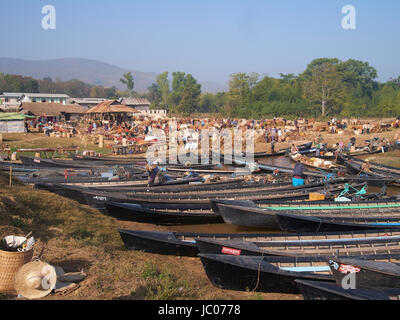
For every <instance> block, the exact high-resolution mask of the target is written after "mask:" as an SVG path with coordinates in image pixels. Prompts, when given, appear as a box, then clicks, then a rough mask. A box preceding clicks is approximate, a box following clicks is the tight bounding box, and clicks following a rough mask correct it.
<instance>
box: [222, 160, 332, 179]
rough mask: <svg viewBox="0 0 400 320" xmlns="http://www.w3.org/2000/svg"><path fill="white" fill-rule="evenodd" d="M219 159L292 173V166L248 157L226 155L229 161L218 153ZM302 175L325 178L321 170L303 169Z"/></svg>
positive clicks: (235, 164)
mask: <svg viewBox="0 0 400 320" xmlns="http://www.w3.org/2000/svg"><path fill="white" fill-rule="evenodd" d="M220 157H221V161H223V162H224V163H226V164H232V165H234V166H239V167H249V168H256V167H257V168H258V169H260V170H261V171H265V172H275V171H278V172H279V173H281V174H282V173H284V174H290V175H293V168H291V167H283V166H277V165H270V164H266V163H259V162H257V163H255V162H252V161H249V158H242V157H236V156H235V157H234V158H232V156H228V159H229V161H228V160H227V162H225V157H224V156H222V155H220ZM304 175H305V176H309V177H318V178H326V175H324V174H323V173H321V172H316V171H312V170H307V169H306V170H304Z"/></svg>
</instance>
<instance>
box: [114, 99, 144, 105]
mask: <svg viewBox="0 0 400 320" xmlns="http://www.w3.org/2000/svg"><path fill="white" fill-rule="evenodd" d="M120 101H121V103H122V104H124V105H129V106H142V105H150V104H151V103H150V102H149V100H147V99H145V98H121V100H120Z"/></svg>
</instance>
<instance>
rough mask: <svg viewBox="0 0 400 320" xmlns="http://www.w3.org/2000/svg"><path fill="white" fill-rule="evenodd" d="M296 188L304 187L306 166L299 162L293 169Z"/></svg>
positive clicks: (293, 182)
mask: <svg viewBox="0 0 400 320" xmlns="http://www.w3.org/2000/svg"><path fill="white" fill-rule="evenodd" d="M292 184H293V186H294V187H297V186H302V185H304V164H302V163H301V162H300V161H297V162H296V164H295V166H294V169H293V181H292Z"/></svg>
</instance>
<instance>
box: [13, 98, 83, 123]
mask: <svg viewBox="0 0 400 320" xmlns="http://www.w3.org/2000/svg"><path fill="white" fill-rule="evenodd" d="M20 109H21V112H23V113H25V114H29V115H34V116H37V117H40V118H41V120H42V121H43V120H46V121H53V122H54V121H63V120H65V121H69V120H75V119H78V118H79V117H81V116H82V115H83V114H84V113H85V108H83V107H81V106H79V105H76V104H69V105H63V104H61V103H45V102H41V103H37V102H23V103H22V104H21V107H20Z"/></svg>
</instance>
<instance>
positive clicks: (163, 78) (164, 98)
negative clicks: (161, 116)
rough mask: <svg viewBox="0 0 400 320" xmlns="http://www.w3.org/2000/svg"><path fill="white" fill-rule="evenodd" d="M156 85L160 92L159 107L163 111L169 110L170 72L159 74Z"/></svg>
mask: <svg viewBox="0 0 400 320" xmlns="http://www.w3.org/2000/svg"><path fill="white" fill-rule="evenodd" d="M156 84H157V86H158V88H159V90H160V94H161V100H160V105H159V107H160V108H161V109H166V110H169V106H168V97H169V92H170V89H169V80H168V71H166V72H163V73H161V74H159V75H158V76H157V78H156Z"/></svg>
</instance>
